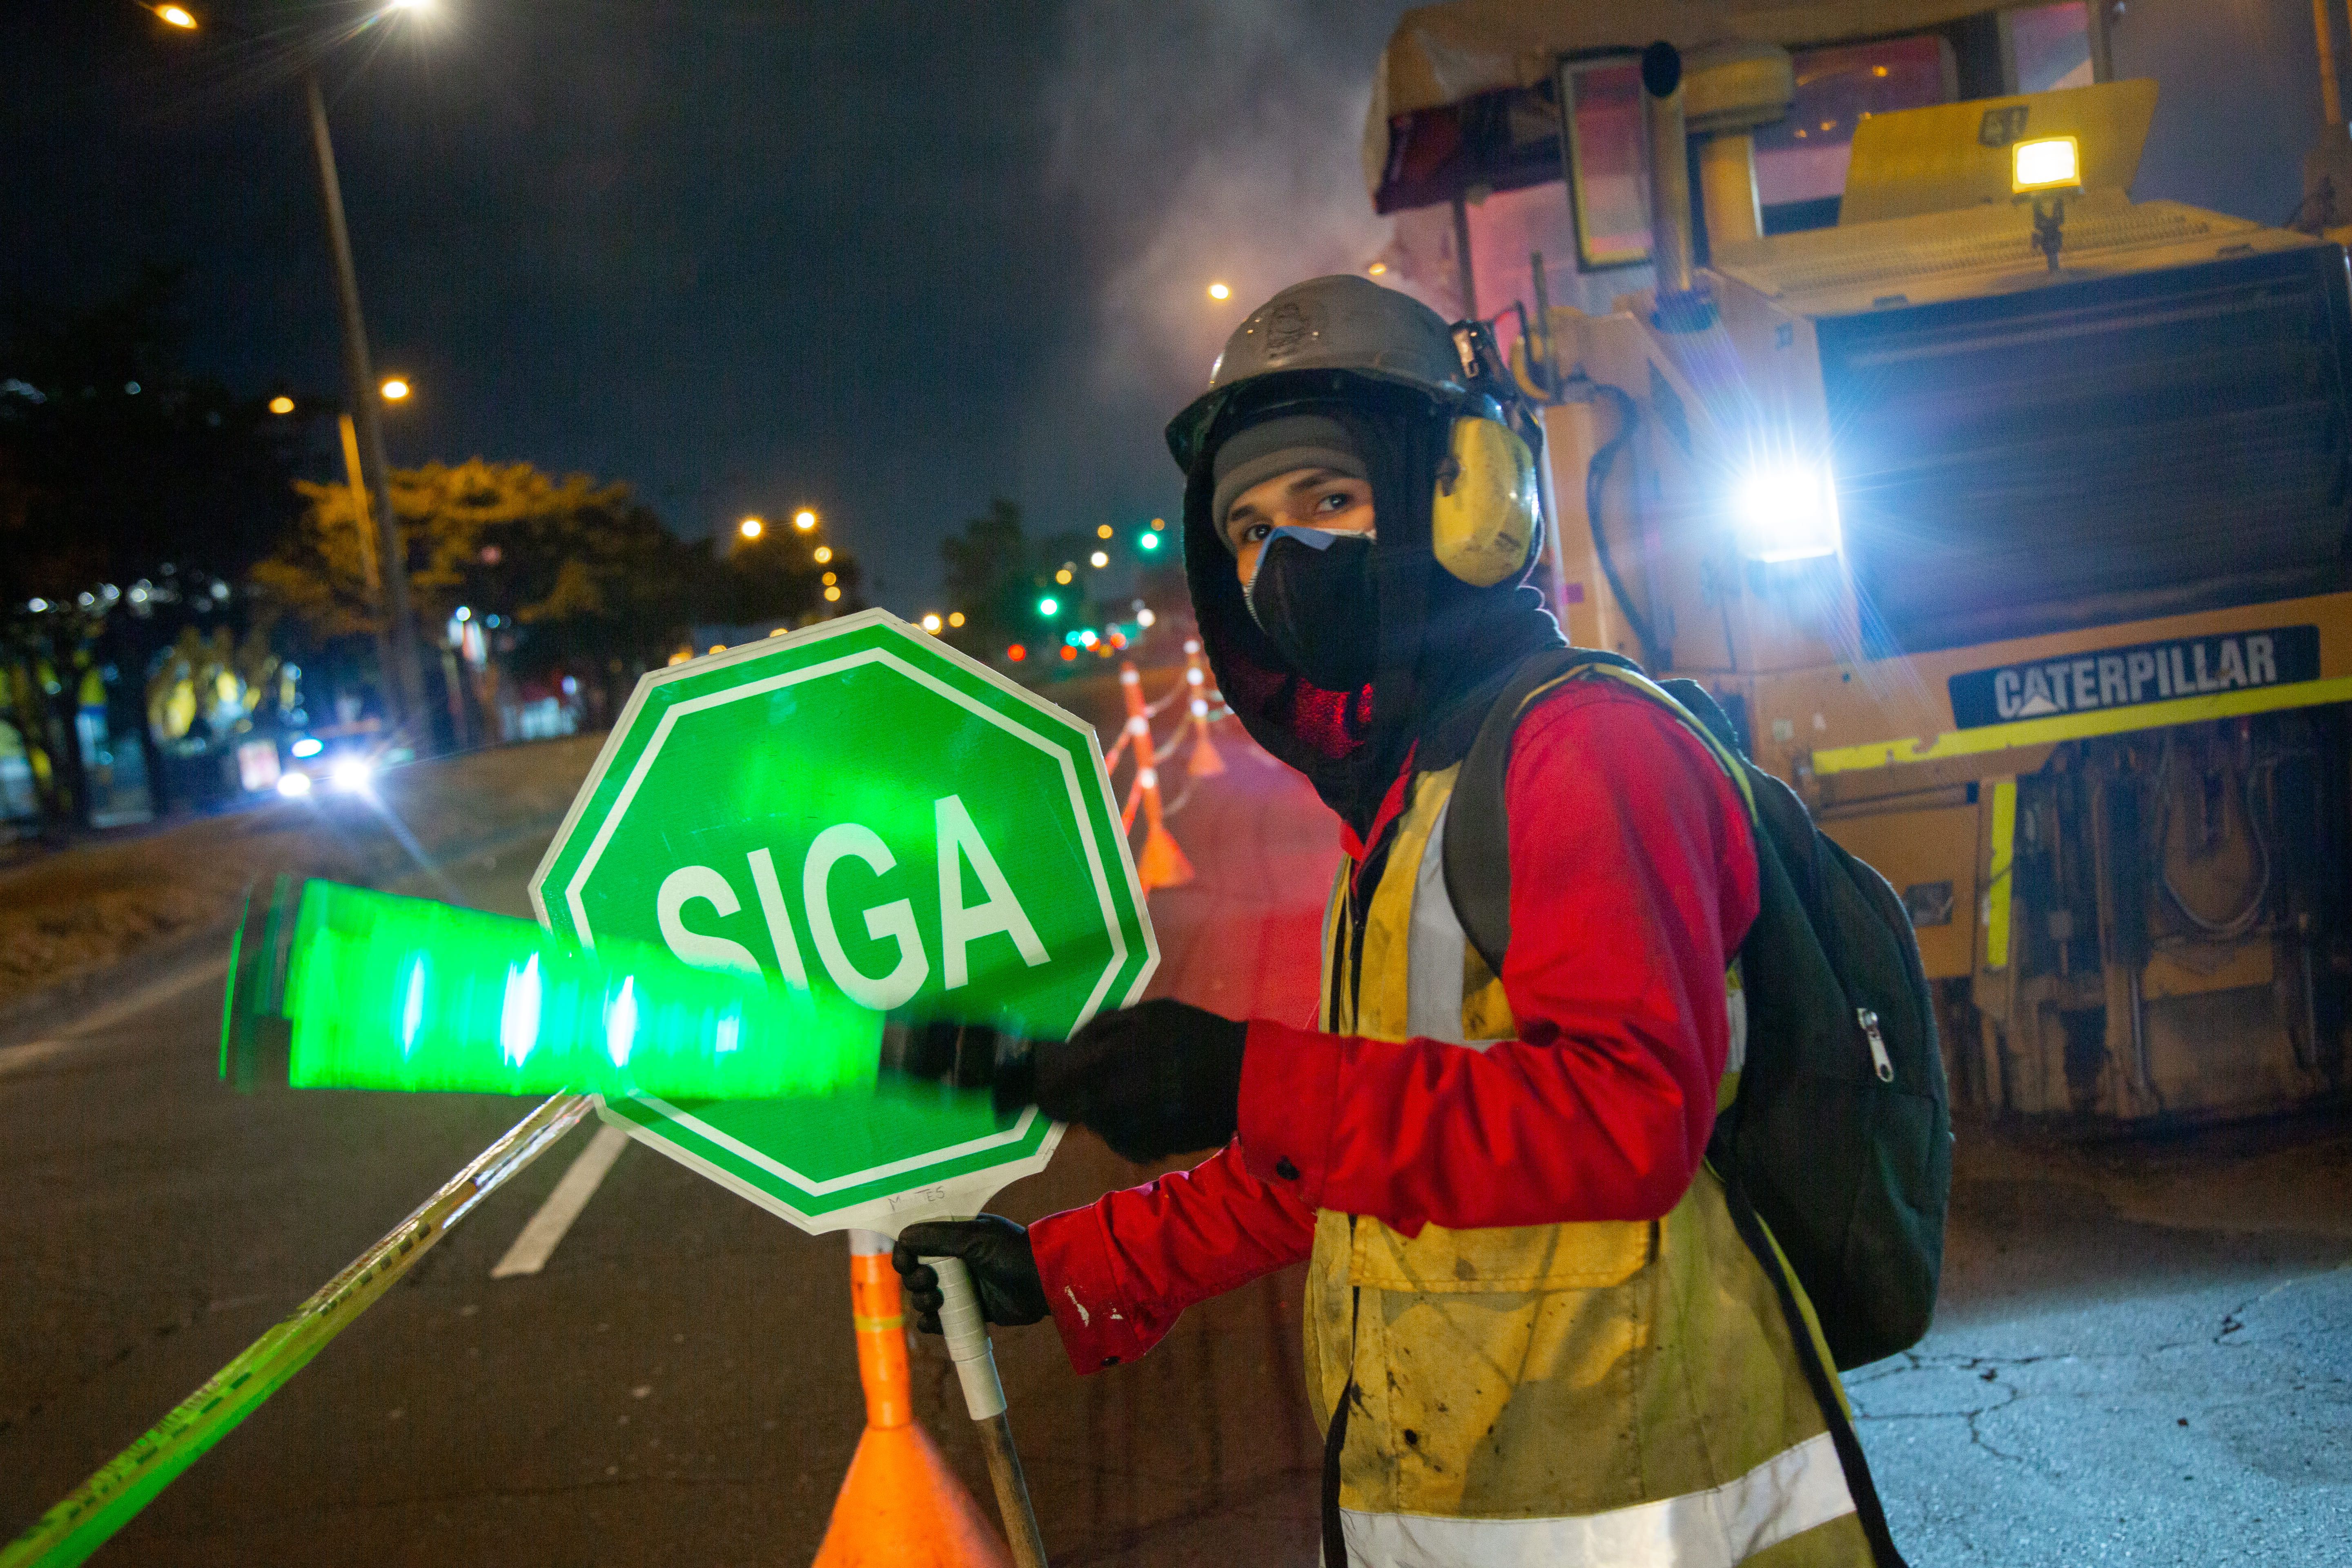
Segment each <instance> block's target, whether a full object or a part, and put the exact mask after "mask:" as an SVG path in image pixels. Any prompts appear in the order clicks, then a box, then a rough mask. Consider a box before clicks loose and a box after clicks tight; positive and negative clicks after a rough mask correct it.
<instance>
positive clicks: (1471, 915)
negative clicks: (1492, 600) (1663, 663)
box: [1444, 647, 1756, 974]
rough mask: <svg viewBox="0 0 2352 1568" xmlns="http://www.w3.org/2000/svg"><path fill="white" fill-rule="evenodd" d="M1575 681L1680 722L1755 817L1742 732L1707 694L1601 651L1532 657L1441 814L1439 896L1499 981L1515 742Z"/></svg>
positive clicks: (1489, 719) (1505, 943)
mask: <svg viewBox="0 0 2352 1568" xmlns="http://www.w3.org/2000/svg"><path fill="white" fill-rule="evenodd" d="M1580 675H1591V676H1595V677H1600V678H1603V679H1615V680H1618V681H1620V682H1622V683H1623V684H1625V685H1627V686H1631V687H1633V689H1635V690H1637V691H1639V692H1640V693H1641V694H1642V695H1643V696H1644V697H1647V698H1649V699H1650V700H1652V701H1654V702H1655V703H1656V704H1657V705H1658V706H1659V707H1661V708H1664V710H1666V711H1667V712H1669V713H1671V714H1673V715H1674V716H1675V718H1677V719H1679V720H1681V721H1682V722H1683V723H1684V725H1685V727H1687V728H1688V729H1689V730H1690V731H1691V732H1692V733H1693V734H1695V735H1696V736H1697V737H1698V739H1699V740H1700V742H1702V743H1704V744H1705V745H1706V748H1707V750H1708V751H1709V752H1712V753H1713V754H1714V756H1715V760H1716V762H1717V763H1718V764H1719V765H1721V767H1722V768H1723V771H1724V773H1726V774H1727V775H1728V776H1729V778H1730V779H1731V781H1732V782H1733V783H1734V784H1737V785H1738V787H1739V794H1740V797H1741V798H1742V799H1743V800H1745V801H1746V802H1747V803H1748V816H1749V817H1750V818H1751V820H1752V819H1753V817H1754V816H1755V812H1756V797H1755V792H1754V791H1753V790H1752V789H1751V788H1750V787H1749V785H1748V772H1747V768H1746V766H1745V765H1744V764H1743V763H1742V761H1741V758H1740V754H1739V741H1738V731H1736V730H1735V729H1734V728H1733V727H1732V723H1731V720H1730V719H1729V718H1728V717H1727V715H1726V714H1725V713H1724V711H1723V709H1722V708H1721V707H1720V706H1719V705H1717V702H1716V700H1715V699H1714V698H1713V697H1711V696H1709V695H1708V694H1707V691H1706V688H1705V687H1703V686H1701V685H1699V684H1698V683H1697V682H1696V681H1695V680H1680V679H1677V680H1670V681H1668V682H1667V683H1666V684H1665V685H1664V686H1660V685H1658V684H1657V683H1656V682H1654V681H1653V680H1652V679H1650V678H1649V677H1648V676H1646V675H1644V674H1643V673H1642V667H1641V666H1640V665H1637V664H1635V663H1634V662H1633V660H1632V659H1630V658H1624V657H1623V656H1622V655H1619V654H1613V653H1607V652H1604V651H1602V650H1601V649H1600V648H1591V647H1565V648H1553V649H1550V650H1548V651H1546V652H1544V653H1539V654H1538V655H1536V656H1535V657H1534V658H1530V659H1528V661H1527V662H1526V663H1525V664H1523V665H1521V666H1520V667H1519V670H1518V673H1517V675H1516V676H1514V677H1513V678H1512V679H1511V680H1510V682H1509V683H1508V684H1507V685H1506V686H1505V687H1504V688H1503V689H1502V691H1501V692H1500V694H1498V695H1497V696H1496V699H1495V701H1494V705H1493V706H1492V707H1490V708H1488V709H1487V710H1486V720H1485V721H1484V722H1482V723H1481V724H1480V725H1479V726H1478V735H1477V739H1475V740H1474V741H1473V742H1470V751H1469V753H1468V755H1466V756H1465V757H1464V758H1463V760H1462V772H1461V774H1460V776H1459V777H1458V778H1456V779H1455V781H1454V794H1453V795H1452V797H1451V799H1450V801H1449V803H1448V805H1447V806H1446V808H1445V844H1444V870H1445V896H1446V898H1447V900H1449V901H1450V902H1452V904H1453V905H1454V918H1455V919H1457V920H1459V921H1461V922H1462V931H1463V934H1464V935H1465V936H1466V937H1468V938H1469V939H1470V945H1471V946H1472V947H1473V948H1475V949H1476V950H1477V953H1478V956H1479V957H1480V958H1483V959H1485V960H1486V968H1487V970H1488V971H1489V973H1495V974H1500V973H1503V951H1504V950H1505V949H1506V948H1507V947H1509V946H1510V945H1511V827H1510V822H1509V820H1508V817H1507V812H1506V809H1505V806H1504V803H1503V786H1504V784H1505V782H1506V776H1507V774H1508V773H1509V772H1510V767H1511V742H1512V740H1513V738H1514V737H1515V736H1516V735H1517V732H1518V728H1519V721H1520V720H1521V719H1522V718H1524V717H1525V716H1526V714H1527V710H1528V708H1530V707H1531V706H1533V705H1534V704H1535V703H1536V702H1537V701H1538V700H1539V699H1541V698H1542V697H1543V696H1544V695H1545V694H1546V693H1548V692H1549V691H1550V690H1552V689H1554V688H1555V687H1557V686H1559V683H1560V682H1562V681H1564V680H1569V679H1574V678H1575V677H1577V676H1580Z"/></svg>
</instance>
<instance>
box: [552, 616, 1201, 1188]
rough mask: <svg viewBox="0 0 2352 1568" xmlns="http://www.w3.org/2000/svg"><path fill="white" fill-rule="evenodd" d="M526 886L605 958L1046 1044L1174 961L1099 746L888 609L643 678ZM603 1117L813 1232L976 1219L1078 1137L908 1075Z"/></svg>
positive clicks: (564, 927) (1124, 998)
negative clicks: (647, 955)
mask: <svg viewBox="0 0 2352 1568" xmlns="http://www.w3.org/2000/svg"><path fill="white" fill-rule="evenodd" d="M530 892H531V900H532V902H533V904H534V905H535V906H536V907H537V909H538V910H539V917H540V919H541V921H542V922H544V923H545V924H546V925H547V926H548V927H549V928H550V929H551V930H553V931H557V932H558V933H560V934H562V935H566V936H570V937H572V938H574V939H576V940H578V941H579V942H582V943H583V944H585V945H587V946H589V947H592V948H593V946H594V945H595V944H596V942H598V941H600V940H602V939H605V938H613V937H625V938H630V939H634V940H636V941H641V942H660V943H662V944H664V945H665V946H667V948H668V949H669V951H670V952H674V953H676V954H677V956H678V957H680V958H682V959H685V960H686V961H687V962H688V963H695V964H699V965H703V966H707V967H710V968H720V969H732V970H736V971H739V972H742V973H752V972H757V973H760V974H761V975H762V976H764V977H765V978H766V980H767V981H768V983H769V984H772V985H786V986H794V987H800V986H805V987H808V988H810V989H811V990H813V991H818V992H824V991H831V992H834V993H836V994H839V995H841V996H845V997H847V998H848V999H849V1000H850V1001H853V1002H855V1003H857V1004H858V1005H861V1006H864V1007H867V1008H871V1009H873V1010H875V1011H876V1012H877V1014H878V1013H883V1012H890V1011H903V1012H907V1013H910V1014H913V1015H916V1016H929V1017H951V1018H957V1019H961V1020H963V1021H966V1022H985V1023H992V1024H996V1025H999V1026H1003V1027H1008V1028H1010V1029H1012V1030H1013V1031H1015V1032H1017V1033H1022V1034H1026V1035H1029V1036H1031V1037H1041V1038H1045V1037H1050V1038H1059V1037H1062V1036H1064V1035H1066V1034H1067V1033H1068V1032H1069V1031H1070V1030H1072V1029H1074V1028H1076V1026H1078V1025H1079V1024H1081V1023H1083V1022H1085V1021H1086V1020H1087V1018H1089V1017H1091V1016H1093V1015H1094V1014H1095V1013H1096V1012H1097V1010H1098V1009H1100V1008H1103V1007H1107V1006H1108V1007H1118V1006H1125V1005H1128V1004H1129V1003H1131V1002H1132V1001H1134V1000H1135V999H1136V998H1137V997H1138V996H1139V995H1140V994H1141V993H1142V991H1143V987H1144V984H1145V983H1146V982H1148V981H1149V980H1150V977H1151V972H1152V970H1153V968H1154V967H1155V966H1156V965H1157V964H1158V963H1159V960H1160V952H1159V946H1158V944H1157V942H1155V940H1154V939H1153V936H1152V933H1151V922H1150V916H1149V915H1148V914H1147V913H1146V912H1145V909H1144V902H1143V895H1142V892H1141V890H1140V889H1139V887H1138V885H1137V882H1136V878H1135V869H1134V866H1133V864H1132V862H1131V860H1130V858H1129V852H1128V845H1127V836H1126V834H1125V832H1124V831H1123V829H1122V828H1121V826H1120V823H1119V816H1118V807H1117V806H1116V805H1115V804H1114V803H1113V800H1112V796H1111V792H1110V781H1109V779H1108V776H1107V775H1106V774H1105V773H1104V771H1103V763H1102V753H1101V750H1100V748H1099V747H1098V746H1097V743H1096V741H1095V734H1094V731H1093V730H1092V729H1090V728H1089V727H1088V726H1087V725H1085V724H1083V723H1080V722H1079V721H1077V720H1076V719H1075V718H1073V717H1071V716H1070V715H1069V714H1068V713H1066V712H1064V711H1063V710H1061V709H1059V708H1056V707H1055V706H1054V705H1053V704H1051V703H1049V702H1046V701H1045V700H1042V699H1040V698H1038V697H1036V696H1035V695H1034V694H1032V693H1030V692H1028V691H1026V690H1024V689H1022V688H1021V687H1019V686H1016V685H1014V684H1013V682H1011V681H1009V680H1007V679H1004V678H1003V677H1002V676H1000V675H998V674H997V673H996V672H995V671H993V670H991V669H989V668H986V667H985V666H983V665H981V664H978V663H975V662H974V661H972V660H971V659H969V658H964V657H963V656H962V655H961V654H959V653H957V652H956V651H955V650H953V649H952V648H950V647H945V646H943V645H942V644H940V642H939V641H938V640H937V639H935V638H932V637H926V636H925V635H923V634H922V633H921V632H919V631H917V630H915V629H914V628H913V627H911V626H908V625H907V624H906V623H905V622H903V621H901V620H899V619H898V617H897V616H892V615H890V614H889V613H888V612H887V611H884V610H869V611H866V612H863V613H861V614H859V615H855V616H845V617H843V618H842V619H840V620H835V621H829V622H826V623H824V624H823V625H821V626H814V627H811V628H809V629H807V630H805V631H802V632H797V633H794V634H793V635H791V636H788V637H772V638H769V639H768V640H766V641H764V642H760V643H753V644H748V645H745V646H743V647H735V648H730V649H728V650H726V651H725V652H722V653H715V654H712V655H710V656H709V657H708V658H698V659H693V660H690V661H688V662H687V663H684V664H679V665H674V666H672V667H670V668H667V669H662V670H656V671H655V672H653V673H651V674H649V675H647V676H646V677H645V679H643V680H641V681H639V682H638V684H637V689H636V692H635V696H634V697H632V698H631V699H630V701H629V705H628V708H627V709H626V710H625V711H624V712H623V714H622V716H621V720H620V722H619V723H617V724H616V725H614V729H613V733H612V737H611V739H610V740H608V741H607V742H605V745H604V752H603V753H602V754H601V755H600V756H599V757H598V758H597V760H596V765H595V768H594V769H593V771H592V772H591V773H590V774H589V776H588V781H587V783H586V784H583V786H582V788H581V791H580V795H579V797H578V798H577V799H576V800H574V801H573V802H572V812H571V815H570V816H567V817H566V818H565V819H564V823H563V826H562V830H561V831H559V832H558V833H557V835H556V837H555V842H554V843H553V845H552V846H551V847H550V848H549V850H548V853H547V858H546V859H545V860H544V861H542V862H541V865H540V868H539V870H538V872H537V874H536V875H535V876H534V877H533V878H532V879H531V885H530ZM603 1114H604V1117H605V1119H606V1120H607V1121H612V1122H614V1123H615V1124H617V1125H619V1126H621V1127H623V1128H625V1129H626V1130H627V1131H628V1132H629V1133H630V1134H631V1135H632V1136H634V1137H635V1138H636V1139H638V1140H639V1141H640V1142H646V1143H649V1144H651V1145H653V1146H654V1147H655V1148H656V1149H658V1150H660V1151H661V1152H663V1153H665V1154H667V1155H669V1156H670V1157H671V1158H673V1159H676V1160H678V1161H681V1162H683V1163H686V1164H688V1165H689V1166H691V1167H693V1168H694V1169H696V1170H698V1171H699V1172H701V1173H703V1174H705V1175H707V1176H709V1177H710V1178H711V1179H712V1180H714V1181H716V1182H719V1183H720V1184H723V1185H725V1186H728V1187H731V1188H733V1189H734V1190H735V1191H736V1192H738V1193H740V1194H742V1195H744V1196H745V1197H747V1198H750V1199H751V1201H752V1202H754V1203H756V1204H759V1205H761V1206H762V1207H765V1208H768V1209H771V1210H772V1211H773V1212H775V1213H777V1214H779V1215H783V1216H784V1217H785V1218H786V1219H789V1220H791V1221H792V1222H793V1224H795V1225H798V1226H802V1227H803V1229H807V1230H811V1231H826V1230H837V1229H841V1228H844V1227H846V1226H863V1227H866V1228H871V1229H877V1230H887V1231H892V1232H895V1231H897V1230H898V1228H899V1227H900V1226H904V1225H906V1224H908V1223H910V1222H912V1221H914V1220H917V1219H923V1218H929V1217H934V1216H938V1215H957V1214H965V1213H971V1212H973V1211H975V1210H977V1209H978V1207H979V1206H980V1204H981V1203H982V1201H984V1200H985V1198H986V1197H987V1195H988V1194H990V1193H992V1192H993V1191H995V1190H996V1189H997V1188H998V1187H1000V1186H1002V1185H1003V1184H1005V1183H1006V1182H1008V1181H1011V1180H1013V1179H1014V1178H1015V1177H1018V1176H1022V1175H1026V1174H1028V1173H1032V1172H1034V1171H1038V1170H1042V1169H1043V1168H1044V1167H1045V1162H1046V1161H1047V1160H1048V1159H1050V1158H1051V1157H1052V1154H1053V1152H1054V1145H1055V1142H1058V1141H1059V1138H1060V1136H1061V1129H1060V1127H1059V1126H1058V1125H1057V1124H1055V1123H1054V1122H1052V1121H1047V1120H1045V1118H1043V1117H1042V1116H1040V1115H1039V1114H1038V1113H1037V1111H1036V1110H1035V1109H1034V1107H1032V1108H1030V1109H1028V1110H1024V1111H1023V1112H1021V1113H1020V1114H1019V1115H1017V1116H1015V1117H1013V1118H1009V1119H1003V1120H1000V1119H998V1118H997V1117H996V1116H994V1115H993V1114H992V1112H991V1111H990V1110H989V1109H988V1107H987V1104H986V1102H985V1097H984V1096H979V1095H973V1094H964V1095H953V1094H950V1093H948V1092H947V1091H944V1090H938V1091H935V1090H933V1089H930V1088H929V1086H924V1085H907V1086H904V1087H895V1088H894V1087H892V1086H890V1085H888V1084H887V1083H886V1085H885V1087H884V1089H883V1090H882V1091H881V1092H880V1093H878V1094H877V1096H876V1097H875V1098H871V1099H868V1098H865V1097H863V1096H858V1097H843V1098H837V1099H830V1100H827V1099H804V1100H751V1101H743V1100H737V1101H729V1102H719V1101H710V1102H695V1103H685V1104H673V1103H671V1102H669V1101H667V1100H656V1099H650V1098H641V1099H634V1100H614V1101H610V1102H608V1103H606V1104H605V1105H604V1108H603Z"/></svg>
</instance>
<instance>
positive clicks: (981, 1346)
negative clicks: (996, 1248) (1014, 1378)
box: [923, 1258, 1045, 1568]
mask: <svg viewBox="0 0 2352 1568" xmlns="http://www.w3.org/2000/svg"><path fill="white" fill-rule="evenodd" d="M923 1261H924V1262H925V1263H927V1264H929V1266H930V1268H931V1272H932V1273H933V1274H935V1275H937V1276H938V1277H939V1281H940V1295H941V1296H943V1297H945V1298H946V1300H945V1301H944V1302H943V1303H942V1304H941V1306H940V1333H941V1334H942V1335H943V1336H944V1337H945V1338H946V1340H947V1342H948V1357H949V1359H950V1360H951V1361H953V1362H954V1363H955V1369H956V1375H957V1376H958V1377H959V1378H961V1380H962V1382H963V1402H964V1407H965V1408H966V1409H968V1410H970V1411H971V1418H972V1419H973V1420H974V1421H976V1422H978V1423H979V1424H980V1440H981V1447H982V1448H984V1449H986V1450H987V1452H988V1479H990V1480H991V1481H992V1482H994V1483H995V1485H996V1509H997V1511H998V1512H999V1513H1000V1514H1002V1515H1003V1518H1004V1534H1005V1538H1006V1540H1007V1542H1009V1543H1010V1544H1011V1546H1012V1548H1013V1563H1014V1564H1015V1568H1045V1539H1044V1537H1042V1536H1041V1535H1039V1534H1038V1532H1037V1510H1036V1509H1035V1508H1034V1506H1033V1505H1032V1504H1031V1503H1030V1501H1029V1481H1028V1478H1026V1477H1025V1476H1024V1475H1023V1474H1022V1473H1021V1454H1020V1451H1019V1450H1018V1449H1016V1448H1014V1447H1013V1423H1012V1422H1011V1421H1010V1420H1009V1419H1007V1417H1006V1415H1005V1414H1004V1384H1003V1380H1002V1379H1000V1378H999V1377H998V1376H997V1375H996V1356H995V1354H994V1352H992V1351H991V1350H990V1349H989V1347H988V1323H987V1321H986V1320H985V1319H983V1318H982V1316H981V1312H980V1297H979V1296H978V1295H977V1294H976V1293H975V1292H974V1291H973V1289H972V1288H971V1269H969V1268H966V1267H965V1266H964V1261H963V1259H962V1258H924V1259H923Z"/></svg>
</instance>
